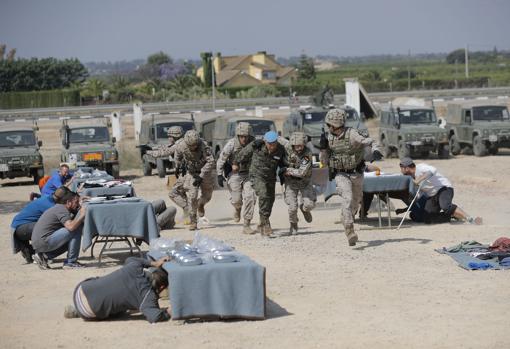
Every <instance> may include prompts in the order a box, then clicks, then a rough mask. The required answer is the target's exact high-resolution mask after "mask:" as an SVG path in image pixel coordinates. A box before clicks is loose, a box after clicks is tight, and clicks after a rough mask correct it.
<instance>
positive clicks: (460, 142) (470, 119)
mask: <svg viewBox="0 0 510 349" xmlns="http://www.w3.org/2000/svg"><path fill="white" fill-rule="evenodd" d="M446 121H447V124H446V128H447V130H448V136H449V141H450V150H451V152H452V154H453V155H457V154H459V153H460V152H461V150H462V149H463V148H467V149H473V153H474V154H475V155H476V156H485V155H487V154H491V155H496V154H497V153H498V150H499V148H501V147H510V118H509V113H508V108H507V106H506V105H495V104H488V103H487V102H485V103H481V102H465V103H462V102H459V103H449V104H448V106H447V115H446Z"/></svg>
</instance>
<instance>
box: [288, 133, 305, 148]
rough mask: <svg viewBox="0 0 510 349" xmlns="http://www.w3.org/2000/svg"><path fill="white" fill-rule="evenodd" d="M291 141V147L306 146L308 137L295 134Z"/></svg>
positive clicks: (302, 134)
mask: <svg viewBox="0 0 510 349" xmlns="http://www.w3.org/2000/svg"><path fill="white" fill-rule="evenodd" d="M289 141H290V145H306V141H307V137H306V135H305V134H304V133H303V132H294V133H293V134H292V135H290V140H289Z"/></svg>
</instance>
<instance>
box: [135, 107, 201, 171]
mask: <svg viewBox="0 0 510 349" xmlns="http://www.w3.org/2000/svg"><path fill="white" fill-rule="evenodd" d="M172 126H181V127H182V129H183V131H184V133H186V131H188V130H191V129H194V128H195V122H194V120H193V119H188V118H184V117H178V116H170V115H159V116H154V115H152V116H150V117H149V118H145V119H143V120H142V125H141V129H140V137H139V140H138V145H137V148H139V149H140V157H141V159H142V164H143V174H144V176H150V175H152V170H153V169H156V170H157V172H158V176H159V177H160V178H164V177H165V175H166V172H167V169H168V170H173V169H174V162H173V160H172V159H170V158H169V157H168V156H165V157H159V158H155V157H153V156H151V155H149V154H147V151H148V150H156V149H158V148H160V147H166V146H167V145H168V134H167V133H168V129H169V128H170V127H172Z"/></svg>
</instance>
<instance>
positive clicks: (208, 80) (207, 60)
mask: <svg viewBox="0 0 510 349" xmlns="http://www.w3.org/2000/svg"><path fill="white" fill-rule="evenodd" d="M200 57H201V58H202V67H203V73H204V85H205V87H211V86H212V75H211V74H212V71H211V69H212V52H202V53H201V54H200Z"/></svg>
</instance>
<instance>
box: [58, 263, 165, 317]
mask: <svg viewBox="0 0 510 349" xmlns="http://www.w3.org/2000/svg"><path fill="white" fill-rule="evenodd" d="M169 260H170V259H169V257H163V258H161V259H159V260H157V261H154V262H149V261H147V260H145V259H143V258H135V257H130V258H128V259H127V260H126V263H125V264H124V266H123V267H122V268H120V269H119V270H116V271H114V272H113V273H110V274H108V275H106V276H103V277H97V278H91V279H86V280H84V281H82V282H81V283H79V284H78V286H76V288H75V290H74V296H73V301H74V306H72V305H68V306H67V307H66V309H65V312H64V317H66V318H76V317H81V318H83V319H85V320H104V319H107V318H109V317H111V316H116V315H120V314H122V313H125V312H126V311H128V310H136V311H141V312H142V313H143V315H145V318H146V319H147V321H149V322H150V323H153V322H158V321H166V320H168V319H170V310H169V309H161V308H159V305H158V298H159V294H160V293H161V291H163V290H164V289H165V288H167V287H168V276H167V273H166V272H165V271H164V270H163V269H162V268H161V266H162V265H163V263H165V262H167V261H169ZM148 267H155V268H157V269H156V270H154V271H153V272H152V273H149V272H146V271H144V268H148Z"/></svg>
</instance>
